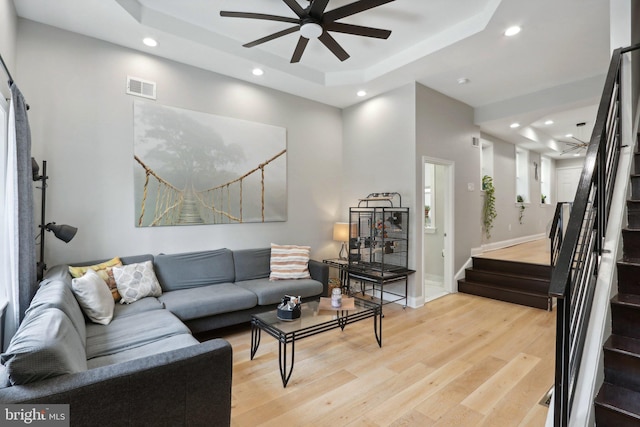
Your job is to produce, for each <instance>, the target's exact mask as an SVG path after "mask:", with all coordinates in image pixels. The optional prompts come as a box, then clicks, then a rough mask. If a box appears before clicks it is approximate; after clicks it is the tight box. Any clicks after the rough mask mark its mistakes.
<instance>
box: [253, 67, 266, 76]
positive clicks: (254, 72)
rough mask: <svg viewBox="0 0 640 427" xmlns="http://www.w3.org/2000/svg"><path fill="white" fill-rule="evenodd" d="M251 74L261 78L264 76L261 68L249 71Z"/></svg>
mask: <svg viewBox="0 0 640 427" xmlns="http://www.w3.org/2000/svg"><path fill="white" fill-rule="evenodd" d="M251 72H252V73H253V75H254V76H261V75H263V74H264V71H263V70H262V68H254V69H253V71H251Z"/></svg>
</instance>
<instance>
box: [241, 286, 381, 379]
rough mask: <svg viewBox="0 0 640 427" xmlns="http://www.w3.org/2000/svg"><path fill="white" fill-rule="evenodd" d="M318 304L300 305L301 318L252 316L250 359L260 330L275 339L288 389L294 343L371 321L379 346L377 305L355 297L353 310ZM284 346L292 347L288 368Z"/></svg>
mask: <svg viewBox="0 0 640 427" xmlns="http://www.w3.org/2000/svg"><path fill="white" fill-rule="evenodd" d="M318 306H319V302H318V301H311V302H307V303H304V304H302V315H301V316H300V318H299V319H294V320H291V321H285V320H281V319H279V318H278V316H277V312H276V310H275V309H274V310H272V311H269V312H266V313H261V314H255V315H253V316H251V360H253V357H254V356H255V354H256V352H257V351H258V346H259V345H260V337H261V335H262V331H264V332H266V333H267V334H269V335H271V336H272V337H274V338H275V339H277V340H278V343H279V346H278V359H279V365H280V376H281V377H282V385H283V386H284V387H286V386H287V383H288V382H289V378H291V373H292V372H293V364H294V356H295V343H296V341H297V340H300V339H302V338H306V337H311V336H314V335H318V334H320V333H322V332H326V331H330V330H332V329H337V328H340V329H341V330H344V328H345V326H347V325H348V324H350V323H354V322H359V321H361V320H364V319H369V318H373V331H374V333H375V336H376V341H377V342H378V346H379V347H382V309H381V307H380V305H379V304H376V303H373V302H370V301H366V300H362V299H358V298H355V300H354V309H353V310H348V311H346V310H340V309H337V310H336V309H332V310H324V309H322V310H321V309H319V308H318ZM287 344H291V366H289V367H287Z"/></svg>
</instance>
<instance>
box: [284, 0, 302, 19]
mask: <svg viewBox="0 0 640 427" xmlns="http://www.w3.org/2000/svg"><path fill="white" fill-rule="evenodd" d="M282 1H283V2H284V3H285V4H286V5H287V6H289V9H291V10H293V12H294V13H295V14H296V15H298V16H299V17H300V18H302V17H303V16H304V15H305V13H304V9H303V8H302V6H300V4H298V2H297V1H296V0H282Z"/></svg>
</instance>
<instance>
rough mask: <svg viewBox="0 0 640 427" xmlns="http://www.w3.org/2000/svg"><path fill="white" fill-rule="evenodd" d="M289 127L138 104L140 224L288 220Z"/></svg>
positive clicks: (136, 177)
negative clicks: (286, 135) (287, 169)
mask: <svg viewBox="0 0 640 427" xmlns="http://www.w3.org/2000/svg"><path fill="white" fill-rule="evenodd" d="M284 132H285V131H284V129H283V128H278V127H275V126H269V125H262V124H259V123H253V122H246V121H241V120H236V119H230V118H226V117H219V116H213V115H210V114H205V113H198V112H193V111H187V110H182V109H177V108H172V107H165V106H158V105H155V104H150V103H142V102H136V103H135V104H134V133H135V137H134V160H135V164H134V165H135V166H134V182H135V214H136V226H138V227H155V226H176V225H199V224H231V223H245V222H267V221H284V220H286V153H287V150H286V140H285V133H284Z"/></svg>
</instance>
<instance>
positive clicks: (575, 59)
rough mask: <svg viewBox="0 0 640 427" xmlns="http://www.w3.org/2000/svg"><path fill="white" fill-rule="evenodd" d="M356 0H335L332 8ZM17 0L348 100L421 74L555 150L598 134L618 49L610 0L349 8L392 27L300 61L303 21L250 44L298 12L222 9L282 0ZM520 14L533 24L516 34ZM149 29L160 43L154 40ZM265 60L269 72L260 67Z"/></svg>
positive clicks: (169, 51) (265, 81)
mask: <svg viewBox="0 0 640 427" xmlns="http://www.w3.org/2000/svg"><path fill="white" fill-rule="evenodd" d="M364 1H367V0H364ZM353 2H354V0H331V1H330V2H329V5H328V7H327V9H326V10H327V11H328V10H332V9H335V8H337V7H340V6H343V5H346V4H349V3H353ZM14 3H15V5H16V10H17V12H18V15H19V16H20V17H23V18H26V19H30V20H33V21H37V22H42V23H45V24H49V25H52V26H55V27H59V28H63V29H66V30H69V31H73V32H77V33H80V34H84V35H87V36H91V37H95V38H98V39H102V40H106V41H109V42H112V43H115V44H119V45H122V46H126V47H130V48H133V49H137V50H141V51H145V52H149V53H151V54H154V55H158V56H161V57H165V58H169V59H173V60H176V61H179V62H183V63H186V64H189V65H193V66H197V67H200V68H204V69H208V70H211V71H215V72H218V73H221V74H225V75H228V76H232V77H236V78H239V79H242V80H246V81H250V82H252V83H255V84H258V85H263V86H267V87H271V88H274V89H277V90H281V91H284V92H288V93H291V94H295V95H299V96H302V97H305V98H308V99H312V100H316V101H319V102H322V103H325V104H329V105H333V106H336V107H340V108H344V107H347V106H349V105H352V104H355V103H358V102H361V101H362V100H363V98H358V97H357V96H356V92H357V91H358V90H366V91H367V93H368V95H367V96H366V97H365V99H367V98H370V97H373V96H375V95H377V94H380V93H383V92H386V91H388V90H390V89H393V88H396V87H399V86H402V85H404V84H407V83H410V82H414V81H417V82H419V83H421V84H424V85H425V86H428V87H430V88H432V89H434V90H437V91H439V92H442V93H444V94H446V95H448V96H450V97H452V98H455V99H457V100H459V101H461V102H464V103H466V104H468V105H470V106H472V107H474V108H475V117H476V124H478V125H479V126H480V127H481V129H482V130H483V131H484V132H486V133H489V134H492V135H495V136H497V137H500V138H502V139H504V140H507V141H510V142H513V143H515V144H519V145H522V146H524V147H525V148H528V149H531V150H534V151H538V152H542V153H544V154H546V155H548V156H551V157H555V158H566V157H568V155H563V156H561V155H560V153H561V152H562V150H563V149H565V148H566V146H565V145H563V144H562V143H560V142H559V141H560V140H567V138H565V137H564V135H565V134H567V133H569V132H572V133H574V134H576V123H578V122H586V123H587V125H586V126H584V127H583V128H580V132H582V135H581V137H582V138H581V139H588V137H589V135H590V133H591V129H592V126H593V121H594V119H595V111H596V102H597V101H598V97H599V95H600V92H601V90H602V85H603V83H604V75H605V73H606V69H607V66H608V61H609V56H610V53H609V52H610V49H609V0H537V1H531V0H428V1H427V0H396V1H393V2H391V3H387V4H385V5H382V6H378V7H376V8H373V9H370V10H367V11H365V12H362V13H360V14H356V15H353V16H350V17H347V18H344V19H342V20H340V22H345V23H349V24H355V25H362V26H370V27H375V28H382V29H388V30H391V31H392V33H391V36H390V37H389V38H388V39H387V40H380V39H373V38H366V37H359V36H353V35H347V34H340V33H332V35H333V36H334V38H335V39H336V40H337V41H338V42H339V43H340V45H341V46H342V47H343V48H344V49H345V50H346V51H347V52H348V53H349V54H350V55H351V57H350V58H349V59H347V60H346V61H344V62H341V61H339V60H338V59H337V58H336V57H335V56H334V55H333V54H332V53H331V52H330V51H329V50H328V49H327V48H326V47H325V46H324V45H322V44H321V43H320V42H319V41H318V40H311V41H310V42H309V44H308V46H307V49H306V50H305V52H304V55H303V56H302V60H301V61H300V62H299V63H298V64H290V63H289V60H290V58H291V55H292V53H293V50H294V49H295V46H296V43H297V41H298V37H299V35H298V34H297V33H293V34H289V35H286V36H283V37H280V38H278V39H276V40H273V41H270V42H267V43H264V44H261V45H259V46H256V47H253V48H244V47H242V45H243V44H245V43H247V42H250V41H253V40H256V39H259V38H261V37H264V36H267V35H269V34H272V33H275V32H277V31H280V30H283V29H286V28H289V27H291V26H292V24H288V23H282V22H272V21H264V20H256V19H243V18H225V17H221V16H220V11H221V10H224V11H240V12H257V13H266V14H273V15H281V16H288V17H295V14H294V13H293V12H292V11H291V9H289V7H288V6H286V5H285V3H283V1H282V0H241V1H240V0H218V1H211V0H180V1H176V0H56V1H51V0H14ZM298 3H299V4H300V5H301V6H303V7H304V6H306V5H307V4H308V3H307V1H306V0H298ZM511 25H520V26H521V27H522V32H521V33H520V34H518V35H516V36H515V37H511V38H507V37H505V36H504V35H503V32H504V30H505V29H506V28H507V27H509V26H511ZM147 36H151V37H154V38H155V39H156V40H157V41H158V43H159V45H158V46H157V47H155V48H149V47H146V46H144V45H143V44H142V42H141V40H142V38H143V37H147ZM254 67H261V68H263V69H264V71H265V74H264V75H262V76H260V77H255V76H253V75H252V74H251V70H252V69H253V68H254ZM460 78H466V79H468V80H469V82H468V83H467V84H459V83H458V79H460ZM548 119H552V120H553V121H554V124H553V125H545V124H544V122H545V121H546V120H548ZM513 122H519V123H520V124H521V126H520V127H519V128H517V129H511V128H510V127H509V124H511V123H513Z"/></svg>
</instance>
